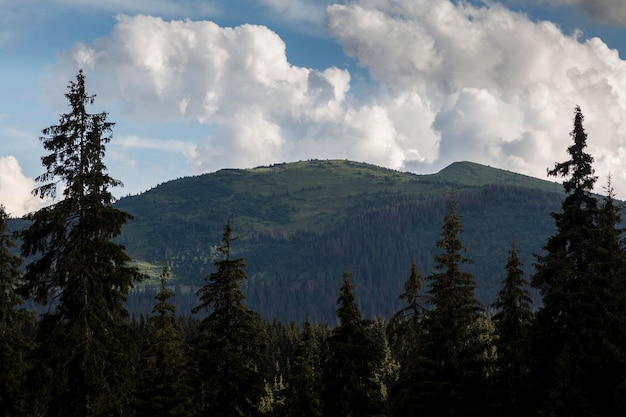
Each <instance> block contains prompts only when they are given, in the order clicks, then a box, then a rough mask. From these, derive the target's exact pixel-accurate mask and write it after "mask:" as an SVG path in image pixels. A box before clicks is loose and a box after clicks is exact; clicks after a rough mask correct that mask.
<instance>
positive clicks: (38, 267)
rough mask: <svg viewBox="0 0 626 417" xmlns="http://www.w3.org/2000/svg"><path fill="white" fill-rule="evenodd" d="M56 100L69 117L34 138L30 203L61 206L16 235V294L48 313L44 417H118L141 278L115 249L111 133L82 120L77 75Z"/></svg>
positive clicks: (101, 116)
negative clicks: (130, 317)
mask: <svg viewBox="0 0 626 417" xmlns="http://www.w3.org/2000/svg"><path fill="white" fill-rule="evenodd" d="M68 90H69V91H68V92H67V93H66V94H65V97H66V98H67V99H68V101H69V106H70V112H69V113H67V114H63V115H61V117H60V120H59V124H58V125H53V126H50V127H48V128H46V129H44V130H43V135H44V136H43V137H41V138H40V139H41V141H42V142H43V146H44V149H45V150H46V151H49V152H50V153H49V154H48V155H45V156H44V157H42V158H41V161H42V163H43V166H44V167H45V169H46V171H45V172H44V173H43V174H42V175H40V176H39V177H38V178H37V181H38V182H40V183H42V185H41V186H39V187H38V188H37V189H36V190H35V191H34V193H35V194H37V195H40V196H41V197H42V198H47V197H50V198H52V197H56V191H57V186H58V185H59V184H61V186H62V187H61V189H62V198H61V199H60V200H59V201H58V202H56V203H54V204H52V205H50V206H48V207H45V208H43V209H41V210H39V211H37V212H35V213H33V214H31V215H29V216H27V217H28V219H29V220H30V221H31V224H30V227H29V228H28V229H27V230H26V231H24V233H23V235H22V239H23V243H22V255H23V256H24V257H32V258H33V259H34V260H33V261H32V262H30V263H29V264H28V265H27V267H26V273H25V275H24V284H25V285H24V288H25V289H26V291H27V292H28V293H29V294H30V295H32V296H33V297H34V299H35V300H36V301H37V302H39V303H42V304H47V305H48V312H47V313H45V314H44V316H43V317H42V320H41V321H40V325H39V334H38V338H39V340H41V341H42V344H41V346H42V349H41V350H40V352H39V356H40V358H41V359H42V360H43V364H44V366H45V368H47V375H49V377H50V379H49V380H48V381H44V384H45V387H42V391H41V392H42V395H43V392H46V391H48V394H49V395H48V396H47V397H45V398H41V400H42V403H45V406H46V412H45V414H46V415H49V416H61V415H62V416H108V415H120V414H122V413H123V410H124V407H125V405H126V404H127V400H128V396H129V393H130V392H132V389H131V386H132V365H131V360H130V354H129V351H128V350H129V348H128V346H129V345H130V344H129V343H128V335H129V332H128V328H127V323H126V317H127V312H126V310H125V307H124V302H125V299H126V294H127V292H128V290H129V288H130V287H131V286H132V285H133V283H134V282H136V281H138V280H139V279H140V278H141V275H140V274H139V272H138V271H137V269H136V268H134V267H131V266H129V261H130V259H129V257H128V256H127V255H126V253H125V250H124V247H123V246H121V245H119V244H117V243H115V242H114V240H113V239H114V238H116V237H117V236H119V235H120V233H121V229H122V226H123V225H124V223H125V222H126V221H128V220H129V219H130V218H131V216H130V215H129V214H127V213H124V212H121V211H119V210H117V209H115V208H114V207H113V205H112V203H113V197H112V195H111V192H110V191H109V188H110V187H114V186H118V185H121V183H120V181H118V180H115V179H113V178H111V176H109V174H107V169H106V166H105V164H104V161H103V158H104V155H105V145H106V144H107V143H108V142H109V141H110V140H111V136H110V133H111V130H112V127H113V123H110V122H108V121H107V114H106V113H96V114H91V113H88V111H87V106H88V105H90V104H93V102H94V97H95V96H91V95H89V94H87V92H86V91H85V76H84V75H83V72H82V71H80V72H79V73H78V75H77V77H76V82H70V83H69V86H68Z"/></svg>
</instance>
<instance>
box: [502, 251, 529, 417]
mask: <svg viewBox="0 0 626 417" xmlns="http://www.w3.org/2000/svg"><path fill="white" fill-rule="evenodd" d="M527 287H528V281H527V280H526V279H525V278H524V270H523V264H522V261H521V260H520V258H519V252H518V249H517V248H516V246H515V242H513V243H512V244H511V249H510V250H509V257H508V259H507V263H506V278H505V279H504V281H503V286H502V289H501V290H500V291H499V292H498V295H497V297H496V301H495V303H494V307H495V309H496V313H495V314H494V316H493V318H492V320H493V323H494V327H495V336H496V339H495V340H496V343H495V344H496V355H497V356H496V357H497V359H496V362H497V366H496V375H495V377H494V381H493V382H494V384H493V389H492V394H493V400H492V402H493V405H494V407H495V412H496V414H497V415H499V416H511V417H515V416H526V415H528V412H529V411H530V410H528V409H527V408H526V406H527V404H528V401H527V398H526V397H527V395H528V391H529V363H528V354H529V352H528V331H529V329H530V325H531V323H532V319H533V313H532V300H531V298H530V293H529V292H528V288H527Z"/></svg>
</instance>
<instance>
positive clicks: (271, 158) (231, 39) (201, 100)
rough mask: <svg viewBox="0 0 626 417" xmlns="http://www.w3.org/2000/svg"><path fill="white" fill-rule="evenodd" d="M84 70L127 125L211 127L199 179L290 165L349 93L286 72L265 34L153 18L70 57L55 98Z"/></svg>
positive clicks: (345, 85) (326, 77)
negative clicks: (230, 170)
mask: <svg viewBox="0 0 626 417" xmlns="http://www.w3.org/2000/svg"><path fill="white" fill-rule="evenodd" d="M78 67H83V68H84V69H85V73H86V76H87V82H88V83H89V86H90V87H89V88H90V90H91V91H99V92H101V93H98V96H99V98H100V99H102V100H104V102H106V101H109V102H110V101H116V102H118V103H119V106H120V108H121V110H122V112H123V113H124V114H125V115H126V116H127V117H129V118H133V119H135V120H155V119H156V120H160V121H183V120H184V121H187V122H190V121H191V122H193V121H197V122H200V123H203V124H206V125H207V126H209V125H210V126H211V130H212V131H214V132H213V133H212V134H211V135H210V138H209V139H208V140H207V143H204V144H198V145H197V147H196V150H195V152H194V153H193V156H192V157H191V160H192V163H193V165H194V166H195V167H197V168H198V169H201V170H210V169H217V168H221V167H223V166H224V165H232V166H242V164H245V165H244V166H248V165H259V164H267V163H274V162H276V161H277V160H282V159H283V158H286V157H288V156H289V153H290V152H291V150H292V147H293V146H294V143H293V142H294V141H297V140H298V138H299V137H300V133H301V132H302V131H305V130H307V129H308V128H309V127H310V126H311V125H312V124H314V123H334V122H336V121H337V120H338V118H340V117H341V114H342V113H343V111H344V110H343V107H344V104H345V103H344V101H345V97H346V93H347V91H348V90H349V83H350V76H349V74H348V73H347V72H346V71H343V70H339V69H336V68H329V69H327V70H325V71H316V70H311V69H308V68H302V67H296V66H293V65H291V64H289V62H288V61H287V57H286V54H285V44H284V42H283V41H282V39H280V37H279V36H278V35H277V34H276V33H274V32H272V31H271V30H269V29H268V28H266V27H263V26H254V25H243V26H238V27H235V28H222V27H219V26H218V25H216V24H215V23H212V22H193V21H189V20H186V21H171V22H166V21H164V20H162V19H160V18H155V17H148V16H136V17H127V16H121V17H119V21H118V23H117V25H116V26H115V29H114V30H113V33H112V34H111V36H110V37H107V38H105V39H100V40H98V41H96V42H94V43H93V44H92V45H84V44H79V45H77V46H76V47H75V48H74V49H73V50H72V51H71V52H69V53H67V54H65V55H64V56H63V57H62V59H61V62H60V64H59V66H58V67H57V68H56V71H55V72H54V73H53V74H52V75H51V78H50V79H49V80H48V83H47V84H48V86H49V95H50V97H57V98H58V97H63V91H62V88H63V86H64V85H65V84H66V83H67V82H66V81H63V80H66V79H71V78H72V77H73V76H72V75H71V74H73V73H74V74H75V72H76V71H77V68H78ZM55 100H58V99H55ZM59 105H62V103H59ZM207 130H208V129H207ZM216 155H221V156H220V157H219V158H217V159H216Z"/></svg>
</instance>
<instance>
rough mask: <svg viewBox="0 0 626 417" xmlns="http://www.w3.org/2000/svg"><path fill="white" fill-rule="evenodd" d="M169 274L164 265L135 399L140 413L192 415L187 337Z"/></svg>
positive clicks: (152, 415)
mask: <svg viewBox="0 0 626 417" xmlns="http://www.w3.org/2000/svg"><path fill="white" fill-rule="evenodd" d="M168 276H169V271H168V268H167V267H164V268H163V272H162V273H161V291H160V292H159V293H158V294H157V295H156V297H155V299H156V300H157V301H158V303H157V304H156V305H155V306H154V308H153V310H152V314H153V316H151V317H150V318H149V319H148V321H147V323H146V327H147V337H146V339H147V340H146V343H145V344H146V345H147V352H146V353H145V354H144V359H143V362H144V367H143V369H142V372H141V375H140V382H139V387H138V392H137V399H136V401H135V404H136V406H135V409H136V410H137V415H138V416H146V417H158V416H164V417H165V416H190V415H192V410H193V408H192V407H193V403H192V401H191V399H190V396H189V393H190V391H191V387H190V385H189V376H190V375H189V374H190V369H189V365H188V355H187V351H186V349H185V336H184V333H183V330H182V328H181V327H180V323H179V322H178V320H177V319H176V317H175V313H176V307H175V306H174V305H173V304H171V303H170V302H169V300H170V299H171V298H172V297H174V293H173V292H172V291H170V290H169V289H168V288H167V278H168Z"/></svg>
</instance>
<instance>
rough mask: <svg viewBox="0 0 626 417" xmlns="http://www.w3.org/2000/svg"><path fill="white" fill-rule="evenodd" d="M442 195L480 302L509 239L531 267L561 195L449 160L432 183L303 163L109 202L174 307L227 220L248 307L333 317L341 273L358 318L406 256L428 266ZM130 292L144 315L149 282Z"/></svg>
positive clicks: (555, 188)
mask: <svg viewBox="0 0 626 417" xmlns="http://www.w3.org/2000/svg"><path fill="white" fill-rule="evenodd" d="M451 194H454V195H455V198H456V199H457V200H458V203H459V207H458V211H459V214H460V215H461V216H462V217H463V222H464V224H465V228H466V231H465V235H464V241H465V242H466V246H467V248H468V251H469V255H471V257H472V259H474V261H475V263H474V265H471V266H470V267H469V268H470V270H471V271H472V272H473V273H475V274H476V276H477V277H478V282H479V285H478V295H479V298H480V299H481V301H483V302H484V303H486V304H490V303H492V302H493V301H494V299H495V295H496V293H497V291H498V288H499V285H500V281H501V280H502V274H503V272H502V271H503V270H502V266H503V265H504V263H505V262H506V256H507V250H508V248H509V246H510V243H511V241H512V240H513V239H515V240H516V242H517V245H518V247H519V248H520V251H521V257H522V259H523V260H524V262H525V263H526V265H528V267H529V269H530V268H531V265H532V262H533V254H538V253H540V251H541V247H542V245H543V242H544V241H545V239H546V238H547V236H549V234H550V233H551V232H552V231H553V230H554V225H553V224H552V222H551V219H550V216H549V213H550V212H552V211H555V210H556V209H557V208H558V205H559V202H560V200H561V199H562V195H563V191H562V187H561V186H560V185H558V184H554V183H551V182H548V181H542V180H538V179H534V178H531V177H527V176H524V175H519V174H515V173H512V172H508V171H503V170H499V169H495V168H490V167H486V166H482V165H479V164H475V163H471V162H458V163H454V164H452V165H450V166H449V167H447V168H446V169H444V170H442V171H441V172H439V173H437V174H433V175H415V174H410V173H401V172H397V171H392V170H388V169H384V168H380V167H376V166H373V165H368V164H363V163H357V162H352V161H342V160H332V161H318V160H313V161H304V162H297V163H287V164H277V165H273V166H269V167H259V168H254V169H248V170H221V171H218V172H216V173H212V174H206V175H201V176H197V177H190V178H182V179H178V180H174V181H171V182H168V183H165V184H162V185H159V186H157V187H155V188H154V189H152V190H150V191H147V192H145V193H143V194H141V195H138V196H133V197H127V198H124V199H122V200H120V201H119V202H117V203H116V207H117V208H119V209H120V210H123V211H126V212H128V213H131V214H132V215H133V216H134V220H133V221H131V222H128V223H127V224H126V225H125V226H124V229H123V234H122V237H121V242H122V243H123V244H124V245H125V246H126V248H127V251H128V253H129V254H130V255H131V257H132V258H134V259H136V260H137V261H140V265H141V266H142V267H143V268H144V269H145V270H146V271H154V273H155V274H158V272H159V271H160V270H161V268H162V266H163V265H166V264H167V265H169V266H170V268H171V273H172V276H173V279H172V282H173V283H174V285H175V286H177V291H178V292H177V294H178V297H177V298H178V305H177V306H178V307H179V309H181V311H189V309H190V308H191V307H192V306H193V305H195V302H196V300H195V297H193V296H190V294H189V291H191V289H190V288H197V287H198V286H199V285H201V283H202V279H203V278H204V277H205V276H206V275H207V273H208V272H209V271H210V269H211V267H212V265H211V261H212V259H213V256H214V254H215V252H214V247H215V245H216V244H217V242H218V239H219V235H220V230H221V228H222V227H223V226H224V224H226V222H227V221H231V223H232V227H233V231H234V233H235V235H237V236H238V237H239V240H238V242H237V243H238V244H237V250H238V254H240V255H241V256H243V257H245V259H246V263H247V272H248V275H249V280H248V283H247V284H246V288H245V292H246V294H247V296H248V302H249V303H250V305H251V306H253V307H254V308H255V309H256V310H257V311H259V312H261V314H262V316H263V317H264V318H266V319H270V320H271V319H274V318H278V319H281V320H296V321H298V322H301V321H302V320H303V319H304V317H305V315H307V314H308V315H309V316H310V317H311V318H312V319H314V320H320V321H328V320H332V319H333V318H332V311H333V305H334V302H335V291H336V287H337V283H338V281H339V279H340V277H341V274H342V273H343V272H345V271H348V270H349V271H351V272H352V274H353V275H352V276H353V280H354V282H355V283H356V284H357V285H359V287H360V291H359V302H360V303H361V307H362V309H363V312H364V314H365V315H366V316H368V317H389V315H390V314H391V312H392V311H394V309H395V308H396V307H397V300H396V298H397V294H398V292H399V291H400V289H401V287H402V283H403V282H404V280H405V279H406V277H407V274H408V273H409V268H410V265H411V261H412V260H413V259H415V261H416V262H417V265H418V266H419V268H420V270H422V271H425V272H429V271H431V269H432V258H433V253H434V250H435V246H434V244H435V242H436V241H437V239H438V236H439V227H440V221H441V219H442V217H443V216H444V213H445V211H446V202H447V201H448V199H449V197H450V195H451ZM153 287H154V289H153V290H152V291H148V294H149V295H150V296H149V297H148V296H146V297H142V296H141V294H143V293H142V291H143V290H144V288H143V287H141V288H140V291H136V292H134V293H133V294H135V295H137V294H139V295H137V296H131V310H132V311H144V312H145V311H147V310H149V306H150V303H151V299H152V296H153V295H154V293H155V291H157V285H156V283H155V284H154V286H153Z"/></svg>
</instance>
